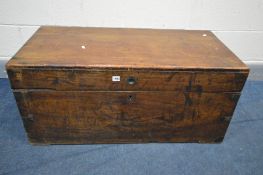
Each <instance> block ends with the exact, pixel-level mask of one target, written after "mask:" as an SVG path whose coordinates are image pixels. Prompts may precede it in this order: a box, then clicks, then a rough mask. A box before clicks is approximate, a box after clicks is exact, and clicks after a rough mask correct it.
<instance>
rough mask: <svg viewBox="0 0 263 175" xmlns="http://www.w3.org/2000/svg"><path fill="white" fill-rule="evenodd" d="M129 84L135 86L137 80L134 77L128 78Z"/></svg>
mask: <svg viewBox="0 0 263 175" xmlns="http://www.w3.org/2000/svg"><path fill="white" fill-rule="evenodd" d="M127 82H128V84H130V85H133V84H135V82H136V80H135V78H134V77H128V79H127Z"/></svg>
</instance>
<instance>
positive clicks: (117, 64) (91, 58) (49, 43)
mask: <svg viewBox="0 0 263 175" xmlns="http://www.w3.org/2000/svg"><path fill="white" fill-rule="evenodd" d="M8 67H75V68H83V67H84V68H150V69H216V70H218V69H228V70H237V69H238V70H247V69H248V68H247V67H246V65H245V64H243V63H242V62H241V61H240V60H239V59H238V58H237V57H236V56H235V55H234V54H233V53H232V52H231V51H230V50H229V49H228V48H227V47H225V46H224V44H223V43H222V42H220V41H219V40H218V39H217V38H216V36H215V35H214V34H212V33H211V32H209V31H186V30H158V29H114V28H82V27H41V28H40V29H39V30H38V31H37V32H36V33H35V34H34V35H33V37H32V38H31V39H30V40H29V41H28V42H27V43H26V44H25V45H24V46H23V47H22V49H21V50H20V51H19V52H18V53H17V54H16V55H15V56H14V58H13V59H11V61H10V62H9V63H8V64H7V68H8Z"/></svg>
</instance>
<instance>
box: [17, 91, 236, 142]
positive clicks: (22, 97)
mask: <svg viewBox="0 0 263 175" xmlns="http://www.w3.org/2000/svg"><path fill="white" fill-rule="evenodd" d="M14 94H15V97H16V100H17V103H18V106H19V109H20V112H21V115H22V118H23V121H24V125H25V128H26V130H27V133H28V136H29V138H30V141H31V142H32V143H46V144H49V143H59V144H67V143H68V144H73V143H125V142H126V143H131V142H184V141H188V142H189V141H190V142H219V141H222V139H223V137H224V134H225V131H226V129H227V127H228V124H229V121H230V119H231V117H232V114H233V111H234V109H235V106H236V102H237V100H238V98H239V95H240V94H239V93H181V92H168V91H166V92H143V91H142V92H140V91H138V92H130V91H104V92H102V91H99V92H98V91H83V92H80V91H75V92H73V91H68V92H67V91H63V92H62V91H53V90H46V91H43V90H41V91H38V90H24V91H21V90H20V91H15V92H14Z"/></svg>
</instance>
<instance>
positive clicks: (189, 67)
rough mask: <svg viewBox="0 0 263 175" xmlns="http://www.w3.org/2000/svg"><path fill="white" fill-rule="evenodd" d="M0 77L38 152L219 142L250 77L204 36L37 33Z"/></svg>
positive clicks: (144, 32)
mask: <svg viewBox="0 0 263 175" xmlns="http://www.w3.org/2000/svg"><path fill="white" fill-rule="evenodd" d="M6 69H7V72H8V76H9V79H10V82H11V86H12V89H13V92H14V95H15V98H16V102H17V105H18V108H19V111H20V113H21V117H22V119H23V123H24V126H25V129H26V132H27V134H28V138H29V141H30V142H31V143H37V144H86V143H139V142H201V143H216V142H221V141H222V140H223V138H224V135H225V132H226V130H227V127H228V125H229V122H230V120H231V118H232V115H233V112H234V109H235V106H236V104H237V101H238V99H239V96H240V92H241V90H242V88H243V85H244V83H245V81H246V78H247V76H248V72H249V69H248V68H247V66H246V65H245V64H243V63H242V62H241V61H240V60H239V59H238V58H237V57H236V56H235V55H234V54H233V53H232V52H231V51H230V50H229V49H228V48H227V47H226V46H224V44H222V43H221V42H220V41H219V40H218V39H217V38H216V37H215V35H214V34H212V33H211V32H209V31H186V30H152V29H111V28H81V27H41V28H40V29H39V30H38V31H37V32H36V33H35V34H34V35H33V37H32V38H31V39H30V40H29V41H28V42H27V43H26V44H25V45H24V46H23V47H22V49H21V50H20V51H19V52H18V53H17V54H16V55H15V56H14V57H13V58H12V59H11V60H10V61H9V62H8V63H7V65H6Z"/></svg>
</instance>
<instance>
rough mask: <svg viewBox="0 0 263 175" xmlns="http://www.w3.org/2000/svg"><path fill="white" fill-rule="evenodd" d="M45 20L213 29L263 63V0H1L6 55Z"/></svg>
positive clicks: (1, 54) (244, 55) (0, 35)
mask: <svg viewBox="0 0 263 175" xmlns="http://www.w3.org/2000/svg"><path fill="white" fill-rule="evenodd" d="M40 25H59V26H96V27H131V28H164V29H167V28H169V29H193V30H194V29H204V30H212V31H213V32H214V33H215V34H216V35H217V36H218V37H219V38H220V39H221V40H222V41H223V42H224V43H225V44H226V45H227V46H228V47H229V48H230V49H231V50H232V51H233V52H234V53H235V54H237V55H238V56H239V57H240V58H241V59H242V60H243V61H245V62H246V63H248V64H251V63H252V64H260V63H263V0H252V1H251V0H230V1H229V0H220V1H219V0H0V60H2V61H3V60H4V61H6V60H8V59H9V58H10V57H12V56H13V55H14V54H15V53H16V52H17V50H18V49H19V48H20V47H21V46H22V45H23V44H24V43H25V41H26V40H28V38H29V37H30V36H31V35H32V34H33V33H34V32H35V31H36V29H37V28H38V27H39V26H40Z"/></svg>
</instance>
